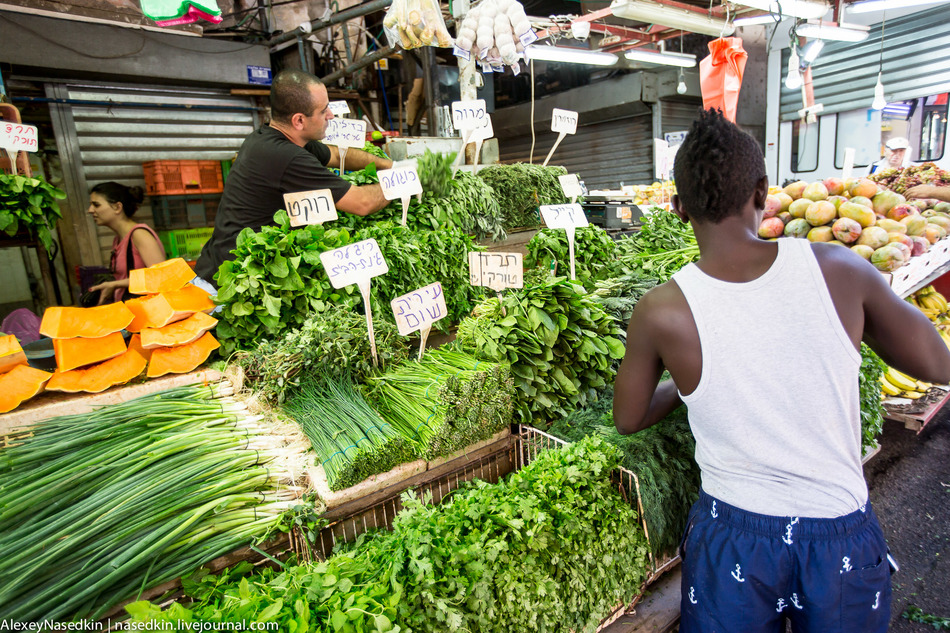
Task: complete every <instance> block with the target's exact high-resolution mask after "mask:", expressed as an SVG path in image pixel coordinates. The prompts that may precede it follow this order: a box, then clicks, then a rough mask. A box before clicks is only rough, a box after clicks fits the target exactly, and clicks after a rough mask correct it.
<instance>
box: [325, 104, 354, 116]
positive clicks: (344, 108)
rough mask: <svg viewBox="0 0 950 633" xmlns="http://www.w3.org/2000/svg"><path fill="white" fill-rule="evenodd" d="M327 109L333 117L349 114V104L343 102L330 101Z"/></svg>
mask: <svg viewBox="0 0 950 633" xmlns="http://www.w3.org/2000/svg"><path fill="white" fill-rule="evenodd" d="M328 107H329V108H330V112H332V113H333V116H343V115H344V114H349V113H350V104H348V103H347V102H346V101H343V100H340V101H331V102H330V104H329V106H328Z"/></svg>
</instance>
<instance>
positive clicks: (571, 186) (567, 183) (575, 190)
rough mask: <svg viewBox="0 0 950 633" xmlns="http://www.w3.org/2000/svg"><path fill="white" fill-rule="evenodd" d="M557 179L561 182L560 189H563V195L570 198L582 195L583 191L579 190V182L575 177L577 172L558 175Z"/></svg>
mask: <svg viewBox="0 0 950 633" xmlns="http://www.w3.org/2000/svg"><path fill="white" fill-rule="evenodd" d="M557 180H558V182H559V183H561V190H562V191H564V195H565V196H567V197H568V198H570V199H571V200H574V199H576V198H578V197H580V196H582V195H584V192H583V191H582V190H581V182H580V180H578V179H577V174H564V175H563V176H558V177H557Z"/></svg>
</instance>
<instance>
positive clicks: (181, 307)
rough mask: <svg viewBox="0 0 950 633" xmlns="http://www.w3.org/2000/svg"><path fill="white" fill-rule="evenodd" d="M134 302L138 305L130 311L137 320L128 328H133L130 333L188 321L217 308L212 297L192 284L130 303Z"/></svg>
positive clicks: (133, 305)
mask: <svg viewBox="0 0 950 633" xmlns="http://www.w3.org/2000/svg"><path fill="white" fill-rule="evenodd" d="M132 301H135V302H136V303H134V304H132V305H130V306H129V309H130V310H132V311H133V312H134V313H135V314H136V318H135V320H134V321H133V322H132V323H131V324H129V326H128V328H132V329H129V331H130V332H141V331H142V330H144V329H145V328H161V327H165V326H166V325H168V324H169V323H175V322H176V321H181V320H182V319H187V318H188V317H190V316H191V315H192V314H194V313H195V312H211V311H212V310H214V308H215V304H214V302H213V301H212V300H211V295H209V294H208V293H207V292H206V291H204V290H202V289H201V288H199V287H198V286H194V285H192V284H188V285H187V286H185V287H184V288H182V289H181V290H175V291H173V292H162V293H159V294H157V295H151V296H150V297H147V298H141V299H138V300H136V299H132V300H130V301H129V302H128V303H132ZM128 328H126V329H128Z"/></svg>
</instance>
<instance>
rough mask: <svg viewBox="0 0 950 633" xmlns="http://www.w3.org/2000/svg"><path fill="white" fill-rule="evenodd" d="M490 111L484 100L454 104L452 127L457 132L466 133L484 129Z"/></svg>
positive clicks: (455, 102) (454, 102)
mask: <svg viewBox="0 0 950 633" xmlns="http://www.w3.org/2000/svg"><path fill="white" fill-rule="evenodd" d="M486 116H488V110H487V109H486V107H485V100H484V99H473V100H471V101H453V102H452V125H453V126H454V127H455V129H456V130H459V131H462V132H465V131H469V130H474V129H477V128H480V127H482V126H483V125H484V124H485V117H486Z"/></svg>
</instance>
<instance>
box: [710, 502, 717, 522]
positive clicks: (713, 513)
mask: <svg viewBox="0 0 950 633" xmlns="http://www.w3.org/2000/svg"><path fill="white" fill-rule="evenodd" d="M709 514H710V515H712V518H714V519H715V518H717V517H718V516H719V513H718V512H716V502H715V501H713V504H712V510H710V511H709Z"/></svg>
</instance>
